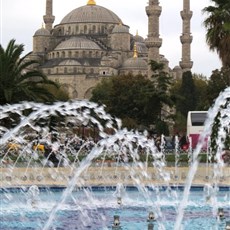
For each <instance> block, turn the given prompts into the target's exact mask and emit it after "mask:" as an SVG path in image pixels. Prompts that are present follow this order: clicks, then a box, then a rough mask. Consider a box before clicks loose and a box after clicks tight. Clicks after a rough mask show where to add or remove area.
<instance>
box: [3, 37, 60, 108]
mask: <svg viewBox="0 0 230 230" xmlns="http://www.w3.org/2000/svg"><path fill="white" fill-rule="evenodd" d="M23 51H24V45H23V44H19V45H18V44H15V40H14V39H12V40H10V42H9V43H8V45H7V48H6V49H4V48H3V47H2V46H1V45H0V104H6V103H9V104H12V103H16V102H20V101H25V100H27V101H38V102H46V101H49V102H50V101H54V100H55V97H54V96H53V94H52V93H50V92H49V90H48V89H47V86H48V85H54V86H56V87H58V85H57V84H56V83H55V82H53V81H50V80H48V78H47V77H46V76H45V75H44V74H43V73H42V72H40V71H38V70H36V69H35V68H34V67H35V65H37V64H38V62H37V61H36V60H31V59H30V58H29V57H28V56H29V55H30V53H28V54H26V55H25V56H23V57H21V55H22V53H23Z"/></svg>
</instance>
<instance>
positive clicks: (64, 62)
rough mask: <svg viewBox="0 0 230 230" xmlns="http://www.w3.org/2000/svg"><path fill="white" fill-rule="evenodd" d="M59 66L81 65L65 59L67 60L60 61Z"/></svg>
mask: <svg viewBox="0 0 230 230" xmlns="http://www.w3.org/2000/svg"><path fill="white" fill-rule="evenodd" d="M61 65H63V66H71V65H72V66H76V65H81V64H80V63H79V62H78V61H76V60H72V59H67V60H64V61H61V62H60V63H59V66H61Z"/></svg>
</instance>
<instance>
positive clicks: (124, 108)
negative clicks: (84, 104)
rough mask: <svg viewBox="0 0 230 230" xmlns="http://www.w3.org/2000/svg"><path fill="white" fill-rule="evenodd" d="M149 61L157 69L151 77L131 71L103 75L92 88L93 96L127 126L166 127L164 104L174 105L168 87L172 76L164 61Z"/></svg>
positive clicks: (163, 128) (93, 98) (94, 99)
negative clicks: (111, 75)
mask: <svg viewBox="0 0 230 230" xmlns="http://www.w3.org/2000/svg"><path fill="white" fill-rule="evenodd" d="M150 64H151V68H152V71H153V73H154V74H153V76H152V79H151V80H150V79H147V78H146V77H144V76H141V75H138V76H133V75H131V74H129V75H123V76H114V77H112V78H109V79H104V80H103V81H102V82H101V83H99V84H98V85H97V87H96V88H95V89H94V90H93V92H92V98H91V100H92V101H94V102H97V103H101V104H105V105H106V108H107V111H108V112H109V113H110V114H113V115H114V116H116V117H119V118H121V119H122V121H123V125H124V126H125V127H127V128H138V127H140V126H144V127H148V126H149V125H150V124H159V128H160V129H162V130H166V128H165V124H162V123H164V122H163V120H162V119H161V112H162V111H161V110H162V107H163V106H164V105H169V106H172V105H173V101H172V100H171V97H170V94H169V90H168V88H169V87H170V84H171V78H170V77H169V75H168V73H166V72H165V71H164V65H163V64H158V63H157V62H154V61H152V62H151V63H150ZM160 122H161V125H160Z"/></svg>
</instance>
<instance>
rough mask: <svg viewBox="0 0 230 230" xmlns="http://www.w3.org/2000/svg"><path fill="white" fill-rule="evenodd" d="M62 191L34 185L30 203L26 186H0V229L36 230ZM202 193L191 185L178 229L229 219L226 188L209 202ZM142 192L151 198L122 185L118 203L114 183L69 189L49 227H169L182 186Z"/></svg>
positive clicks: (219, 224)
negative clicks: (221, 215)
mask: <svg viewBox="0 0 230 230" xmlns="http://www.w3.org/2000/svg"><path fill="white" fill-rule="evenodd" d="M63 189H64V188H60V187H59V188H58V187H55V188H54V187H53V188H47V187H43V188H40V189H39V192H38V193H37V194H36V195H34V196H33V200H34V202H32V201H31V194H30V192H29V189H28V188H14V189H12V188H11V189H6V190H4V191H3V189H1V191H0V196H1V214H0V219H1V229H20V230H24V229H42V228H43V226H44V225H45V223H46V221H47V218H48V217H49V215H50V213H51V210H52V209H53V208H55V206H56V204H57V203H58V202H59V200H60V198H61V195H62V193H63ZM158 189H159V190H160V191H159V190H158ZM206 192H207V191H205V189H204V187H200V186H199V187H192V189H191V192H190V198H189V202H188V204H187V207H186V210H185V214H184V219H183V228H184V229H186V230H194V229H199V230H202V229H203V230H207V229H218V230H219V229H225V223H226V219H229V218H230V199H229V194H230V189H229V187H221V188H220V191H218V195H217V196H215V200H207V193H206ZM148 193H149V197H150V200H151V201H148V202H147V201H146V199H145V198H144V197H143V196H142V194H141V193H140V191H138V190H137V188H136V187H132V186H127V187H125V190H124V191H123V194H122V197H121V199H122V203H121V204H119V203H118V202H117V194H116V187H97V186H96V187H91V188H89V187H88V188H81V189H77V188H75V189H74V191H73V192H72V194H71V196H69V197H68V198H67V199H66V202H65V204H64V205H62V206H61V207H60V208H59V210H58V212H57V213H56V218H55V221H54V222H53V224H52V227H51V228H50V229H82V230H84V229H93V230H95V229H126V230H144V229H162V223H163V226H164V229H166V230H170V229H173V225H174V223H175V220H176V216H177V209H178V205H179V202H180V200H181V197H182V195H183V187H181V186H178V187H171V188H170V189H169V188H167V187H161V188H157V189H151V188H149V189H148ZM226 194H228V196H227V195H226ZM213 202H214V203H216V205H218V206H220V207H222V208H223V210H224V218H222V219H218V218H215V214H214V213H213V208H212V205H213ZM159 203H160V204H159ZM159 207H160V208H161V215H160V216H158V213H159V210H158V208H159ZM151 211H152V212H154V213H155V221H153V222H152V224H153V226H154V228H150V227H151V222H150V221H148V215H149V212H151ZM115 215H118V216H119V217H120V226H119V227H120V228H114V227H113V221H114V216H115Z"/></svg>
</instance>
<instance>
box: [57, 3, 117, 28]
mask: <svg viewBox="0 0 230 230" xmlns="http://www.w3.org/2000/svg"><path fill="white" fill-rule="evenodd" d="M120 22H121V19H120V18H119V17H118V16H117V15H116V14H115V13H113V12H112V11H111V10H108V9H106V8H104V7H102V6H98V5H96V4H87V5H86V6H81V7H79V8H76V9H74V10H72V11H71V12H70V13H68V14H67V15H66V16H65V17H64V18H63V19H62V21H61V23H60V24H69V23H112V24H118V23H120Z"/></svg>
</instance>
